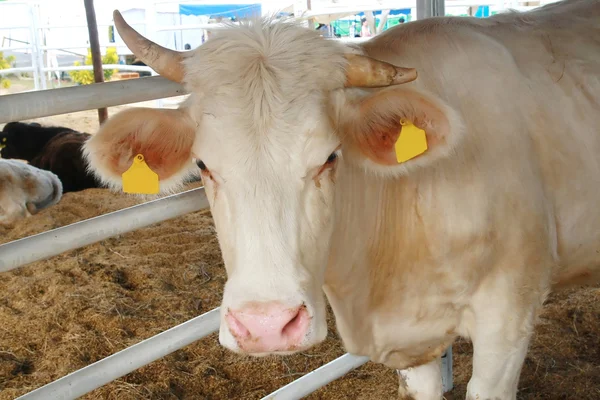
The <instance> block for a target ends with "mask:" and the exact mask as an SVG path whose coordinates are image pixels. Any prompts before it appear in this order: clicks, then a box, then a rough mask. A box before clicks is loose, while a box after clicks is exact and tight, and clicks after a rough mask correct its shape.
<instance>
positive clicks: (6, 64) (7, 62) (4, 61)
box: [0, 51, 15, 89]
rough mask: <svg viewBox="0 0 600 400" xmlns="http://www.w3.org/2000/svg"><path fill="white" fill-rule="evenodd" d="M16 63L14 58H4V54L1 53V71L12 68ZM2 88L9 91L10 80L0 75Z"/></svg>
mask: <svg viewBox="0 0 600 400" xmlns="http://www.w3.org/2000/svg"><path fill="white" fill-rule="evenodd" d="M14 62H15V57H14V56H7V57H4V53H3V52H1V51H0V69H8V68H12V63H14ZM0 87H3V88H4V89H8V88H9V87H10V80H8V79H6V78H4V76H3V75H0Z"/></svg>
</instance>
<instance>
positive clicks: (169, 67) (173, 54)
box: [113, 10, 185, 82]
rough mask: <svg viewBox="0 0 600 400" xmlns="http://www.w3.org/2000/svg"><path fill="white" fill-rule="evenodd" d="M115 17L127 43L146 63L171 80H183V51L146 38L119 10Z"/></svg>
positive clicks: (119, 30)
mask: <svg viewBox="0 0 600 400" xmlns="http://www.w3.org/2000/svg"><path fill="white" fill-rule="evenodd" d="M113 19H114V20H115V26H116V27H117V31H118V32H119V35H121V37H122V38H123V41H124V42H125V44H127V46H128V47H129V48H130V49H131V51H133V54H135V55H136V56H137V57H138V58H139V59H140V60H142V61H143V62H144V64H146V65H147V66H149V67H150V68H152V69H153V70H155V71H156V72H158V73H159V74H160V75H162V76H164V77H165V78H167V79H169V80H171V81H174V82H182V81H183V77H184V74H185V71H184V69H183V64H182V61H183V58H184V53H183V52H180V51H175V50H171V49H167V48H165V47H162V46H161V45H158V44H156V43H154V42H153V41H151V40H148V39H146V38H145V37H143V36H142V35H140V34H139V33H138V32H137V31H136V30H135V29H133V28H132V27H131V26H129V24H127V22H125V19H123V16H122V15H121V13H120V12H119V11H118V10H115V11H114V12H113Z"/></svg>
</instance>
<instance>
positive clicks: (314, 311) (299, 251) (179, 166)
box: [85, 12, 449, 355]
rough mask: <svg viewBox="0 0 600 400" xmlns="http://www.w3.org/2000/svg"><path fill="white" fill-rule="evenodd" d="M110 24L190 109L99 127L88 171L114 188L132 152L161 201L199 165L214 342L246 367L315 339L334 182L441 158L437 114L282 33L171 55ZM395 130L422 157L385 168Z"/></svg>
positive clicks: (240, 31)
mask: <svg viewBox="0 0 600 400" xmlns="http://www.w3.org/2000/svg"><path fill="white" fill-rule="evenodd" d="M114 18H115V23H116V26H117V29H118V31H119V33H120V35H121V37H123V39H124V41H125V42H126V43H127V45H128V46H129V47H130V48H131V49H132V51H133V52H134V53H135V55H136V56H137V57H138V58H140V59H141V60H143V61H144V62H145V63H146V64H147V65H149V66H151V67H152V68H153V69H155V70H156V71H157V72H159V73H160V74H161V75H162V76H164V77H166V78H168V79H170V80H173V81H176V82H182V83H183V84H184V85H185V87H186V89H187V90H188V91H189V92H190V97H189V98H188V99H187V100H186V101H185V102H184V103H183V104H182V105H181V107H180V108H179V109H177V110H167V109H140V108H134V109H130V110H126V111H123V112H121V113H119V114H117V115H115V116H114V117H113V118H111V119H110V120H108V121H107V122H106V123H105V124H104V126H103V127H102V128H101V129H100V131H99V132H98V133H97V134H96V135H94V137H93V138H92V139H91V140H89V141H88V142H87V144H86V147H85V154H86V156H87V157H88V160H89V162H90V165H91V167H92V169H93V170H94V171H95V173H96V174H97V175H98V176H99V177H100V178H102V179H103V180H104V181H105V182H106V183H108V184H110V185H112V186H113V187H115V188H120V187H121V174H122V173H123V172H124V171H126V170H127V169H128V168H129V167H130V166H131V164H132V160H133V157H135V156H136V154H139V153H141V154H143V155H144V157H145V160H146V162H147V163H148V165H149V166H150V168H151V169H153V170H154V171H155V172H156V173H157V174H158V175H159V178H160V182H161V189H162V190H163V191H169V190H171V189H173V188H174V187H176V186H177V184H178V183H180V182H181V181H182V180H183V178H184V177H185V175H186V173H188V172H190V171H192V170H193V169H194V168H196V164H194V163H193V162H192V159H193V158H195V159H197V160H201V161H199V162H198V164H199V165H200V167H201V169H202V176H203V182H204V186H205V189H206V194H207V196H208V198H209V201H210V206H211V211H212V214H213V217H214V221H215V224H216V228H217V232H218V237H219V243H220V246H221V249H222V253H223V258H224V260H225V265H226V269H227V274H228V281H227V284H226V286H225V293H224V298H223V304H222V307H221V310H222V319H221V329H220V341H221V343H222V344H223V345H224V346H226V347H227V348H229V349H231V350H233V351H238V352H244V353H250V354H254V355H260V354H268V353H287V352H294V351H297V350H301V349H305V348H308V347H310V346H312V345H314V344H316V343H318V342H319V341H321V340H323V339H324V338H325V336H326V331H327V326H326V323H325V301H324V296H323V294H322V285H323V282H324V273H325V268H326V265H327V263H328V255H329V241H330V237H331V232H332V229H333V224H334V215H335V214H334V211H335V204H334V203H335V197H336V196H335V194H336V178H337V175H339V174H342V173H344V171H343V169H344V164H347V163H354V164H355V165H360V166H362V167H363V169H360V168H355V170H361V171H362V170H364V169H366V170H373V171H378V172H384V173H386V172H387V171H392V172H393V173H401V172H402V171H405V170H406V169H410V168H411V167H410V166H411V165H420V164H421V165H422V164H423V163H424V162H426V161H424V160H427V159H431V157H435V155H436V154H442V153H444V152H445V151H446V150H445V148H444V147H440V148H438V147H439V146H437V144H441V143H446V144H447V141H446V140H445V139H444V138H445V134H446V133H447V131H448V126H449V122H448V119H447V118H446V113H445V112H444V107H443V106H442V105H440V104H439V102H436V101H434V100H432V99H430V98H429V97H427V96H425V95H424V94H420V93H417V92H415V91H414V90H412V89H408V88H405V87H404V86H397V85H399V84H403V83H407V82H410V81H413V80H415V79H416V77H417V74H416V71H415V70H414V69H410V68H400V67H396V66H393V65H391V64H389V63H386V62H382V61H378V60H375V59H373V58H370V57H366V56H363V55H358V54H349V53H350V52H349V50H348V49H347V48H345V47H344V46H342V45H340V43H339V42H335V41H329V40H325V39H323V38H321V37H319V36H318V34H317V33H315V32H313V31H310V30H308V29H305V28H302V27H299V26H297V25H294V24H290V23H271V22H270V21H256V22H254V23H251V24H243V25H242V26H237V27H231V28H229V29H226V30H224V31H221V32H219V34H217V35H215V37H213V38H211V40H209V41H207V42H206V43H205V44H203V45H202V46H200V47H199V48H198V49H196V50H194V51H190V52H186V53H181V52H176V51H172V50H169V49H165V48H163V47H161V46H159V45H157V44H155V43H153V42H151V41H149V40H148V39H146V38H144V37H142V36H141V35H139V34H138V33H137V32H136V31H134V30H133V29H132V28H131V27H130V26H128V25H127V24H126V23H125V21H124V20H123V18H122V17H121V15H120V14H119V13H118V12H115V14H114ZM373 88H377V89H376V90H375V89H373ZM402 118H408V119H410V120H411V121H415V123H416V124H419V125H420V126H421V127H426V128H427V131H428V135H429V142H430V146H429V150H428V153H427V155H426V156H425V157H419V158H416V159H414V161H411V162H408V163H403V164H400V165H399V164H398V163H397V161H396V159H395V156H394V154H395V153H394V142H395V140H396V139H397V138H398V135H399V131H400V130H401V126H400V120H401V119H402ZM342 153H344V160H342V159H341V158H342V157H341V156H342ZM356 190H360V188H356ZM337 197H338V198H339V196H337ZM342 200H343V199H342Z"/></svg>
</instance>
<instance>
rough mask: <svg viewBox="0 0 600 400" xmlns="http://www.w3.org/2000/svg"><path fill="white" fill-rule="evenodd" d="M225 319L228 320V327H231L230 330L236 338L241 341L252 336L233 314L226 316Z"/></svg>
mask: <svg viewBox="0 0 600 400" xmlns="http://www.w3.org/2000/svg"><path fill="white" fill-rule="evenodd" d="M225 319H226V320H227V325H229V330H230V331H231V333H233V335H234V336H236V337H238V338H240V339H245V338H247V337H249V336H250V331H249V330H248V329H247V328H246V327H245V326H244V325H243V324H242V323H241V322H240V321H238V319H237V318H236V317H235V316H234V315H233V314H232V313H231V312H229V313H228V314H227V315H226V316H225Z"/></svg>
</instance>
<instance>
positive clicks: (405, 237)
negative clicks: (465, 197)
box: [326, 164, 427, 290]
mask: <svg viewBox="0 0 600 400" xmlns="http://www.w3.org/2000/svg"><path fill="white" fill-rule="evenodd" d="M343 167H344V168H342V169H341V170H340V171H339V172H340V174H339V176H338V181H337V184H336V204H335V210H336V211H335V226H334V230H333V235H332V238H331V253H330V254H331V255H330V262H329V265H328V270H327V274H326V282H327V284H328V285H332V286H336V287H339V289H340V290H343V289H344V288H345V289H346V290H352V288H351V287H348V285H349V284H351V283H349V282H362V284H363V285H364V284H366V283H367V282H369V283H370V284H375V283H376V281H377V280H379V279H381V277H382V276H385V275H386V274H388V273H392V274H394V275H395V274H397V273H401V271H400V270H398V268H397V267H399V266H400V264H403V263H405V261H407V257H408V258H410V259H411V260H415V258H418V257H421V256H426V254H425V253H426V249H427V241H426V238H425V235H424V226H423V223H422V218H421V215H420V209H419V203H418V199H419V187H420V183H419V184H417V182H419V181H418V179H415V178H413V177H411V178H408V177H398V178H382V177H377V176H375V175H373V174H369V173H366V172H364V171H363V170H362V169H361V168H358V167H353V166H351V165H347V164H346V165H344V166H343ZM392 268H394V269H393V270H392ZM349 276H352V279H351V280H348V277H349ZM388 278H391V276H388Z"/></svg>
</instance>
